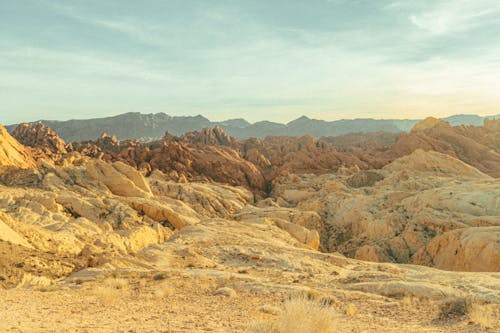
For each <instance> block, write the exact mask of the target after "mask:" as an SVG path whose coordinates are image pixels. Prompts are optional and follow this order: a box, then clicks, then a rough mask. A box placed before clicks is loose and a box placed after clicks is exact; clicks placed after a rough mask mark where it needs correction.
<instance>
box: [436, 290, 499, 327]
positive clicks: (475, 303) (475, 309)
mask: <svg viewBox="0 0 500 333" xmlns="http://www.w3.org/2000/svg"><path fill="white" fill-rule="evenodd" d="M465 315H467V316H468V317H469V320H470V321H471V322H472V323H474V324H477V325H479V326H481V327H482V328H492V327H494V326H495V324H494V321H495V319H494V317H495V309H494V306H493V305H491V304H484V303H481V301H479V300H477V299H475V298H474V297H471V296H467V297H456V298H450V299H448V300H445V301H444V302H443V303H442V304H441V307H440V315H439V316H440V318H441V319H446V318H456V317H462V316H465Z"/></svg>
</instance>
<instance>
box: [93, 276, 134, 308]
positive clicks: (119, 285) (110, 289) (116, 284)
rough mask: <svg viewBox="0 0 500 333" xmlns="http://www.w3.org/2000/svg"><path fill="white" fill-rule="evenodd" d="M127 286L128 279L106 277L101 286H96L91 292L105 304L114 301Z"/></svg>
mask: <svg viewBox="0 0 500 333" xmlns="http://www.w3.org/2000/svg"><path fill="white" fill-rule="evenodd" d="M127 287H128V281H127V280H125V279H119V278H116V279H111V278H110V279H107V280H105V281H104V282H103V285H102V286H98V287H96V288H95V289H94V290H93V294H94V295H96V296H97V298H98V299H99V301H100V302H101V303H103V304H106V305H111V304H114V303H116V302H117V301H118V300H119V299H120V298H121V296H122V295H123V292H124V291H125V290H126V289H127Z"/></svg>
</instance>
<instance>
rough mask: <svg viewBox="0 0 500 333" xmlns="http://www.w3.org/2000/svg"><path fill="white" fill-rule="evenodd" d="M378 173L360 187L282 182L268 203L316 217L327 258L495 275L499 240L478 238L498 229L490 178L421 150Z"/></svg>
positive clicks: (345, 181) (499, 191) (319, 179)
mask: <svg viewBox="0 0 500 333" xmlns="http://www.w3.org/2000/svg"><path fill="white" fill-rule="evenodd" d="M365 173H366V172H365V171H359V172H358V174H359V175H361V176H359V177H358V178H356V179H361V180H365V179H366V178H365V176H364V175H365ZM377 173H378V174H380V176H381V177H380V178H378V179H379V180H378V181H376V182H362V183H363V184H361V185H363V186H359V185H360V183H358V182H354V183H353V176H351V175H348V174H347V175H341V174H335V175H332V174H329V175H322V176H312V175H289V176H288V177H282V178H280V179H278V180H277V181H276V183H275V186H274V191H273V196H274V198H275V200H276V202H280V203H281V205H282V206H286V205H288V206H289V207H294V208H296V209H300V210H314V211H316V212H317V213H318V214H319V215H320V216H322V217H323V223H324V231H323V234H322V246H323V247H324V248H325V249H326V250H328V251H331V252H335V251H338V252H341V253H344V254H345V255H348V256H351V257H353V258H356V259H361V260H371V261H379V262H384V261H385V262H386V261H389V262H396V263H416V264H426V265H431V266H435V267H438V268H442V269H454V270H471V271H473V270H489V271H498V270H499V269H500V267H499V266H498V263H497V260H498V259H497V257H498V255H500V248H499V247H498V246H497V244H498V242H499V240H500V239H499V234H498V232H496V231H495V230H496V229H491V232H490V234H489V235H488V237H484V235H485V230H482V227H491V228H493V227H494V226H495V227H496V226H500V205H499V204H500V202H499V199H498V198H500V183H499V181H498V180H497V179H494V178H492V177H489V176H487V175H485V174H484V173H482V172H480V171H479V170H477V169H475V168H474V167H472V166H469V165H467V164H465V163H463V162H461V161H459V160H457V159H454V158H452V157H450V156H448V155H444V154H440V153H437V152H425V151H423V150H417V151H415V152H414V153H412V154H411V155H408V156H405V157H402V158H400V159H398V160H396V161H394V162H393V163H391V164H389V165H387V166H386V167H384V168H383V169H382V170H379V171H377ZM355 175H356V174H355ZM461 230H463V231H461ZM494 231H495V232H494ZM462 235H464V236H463V237H462ZM480 235H483V236H480ZM452 236H453V237H452ZM444 244H447V245H446V246H445V245H444ZM487 244H489V245H488V246H486V245H487ZM468 247H470V249H469V248H468ZM486 247H487V249H486ZM457 249H459V250H458V252H456V250H457ZM480 249H484V251H485V255H487V256H488V257H489V258H490V259H488V260H481V263H480V264H479V263H476V262H475V259H473V258H474V256H473V255H471V253H475V255H477V256H482V254H480ZM455 252H456V254H454V253H455ZM438 253H439V254H438ZM466 253H467V254H466ZM452 254H453V255H452ZM450 256H452V257H453V258H450Z"/></svg>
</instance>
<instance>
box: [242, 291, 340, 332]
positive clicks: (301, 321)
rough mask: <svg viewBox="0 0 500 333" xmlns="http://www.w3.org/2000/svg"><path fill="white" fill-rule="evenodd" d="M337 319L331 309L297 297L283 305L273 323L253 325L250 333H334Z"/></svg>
mask: <svg viewBox="0 0 500 333" xmlns="http://www.w3.org/2000/svg"><path fill="white" fill-rule="evenodd" d="M335 322H336V320H335V317H334V314H333V312H332V311H331V308H329V307H328V306H326V305H324V304H322V303H320V302H318V301H315V300H311V299H308V298H304V297H297V298H293V299H290V300H288V301H287V302H285V304H284V305H283V310H282V311H280V312H279V314H278V315H277V316H276V319H275V320H274V321H272V322H269V321H267V322H255V323H252V324H251V325H250V326H249V327H248V330H247V332H249V333H294V332H297V333H298V332H300V333H333V332H334V331H335Z"/></svg>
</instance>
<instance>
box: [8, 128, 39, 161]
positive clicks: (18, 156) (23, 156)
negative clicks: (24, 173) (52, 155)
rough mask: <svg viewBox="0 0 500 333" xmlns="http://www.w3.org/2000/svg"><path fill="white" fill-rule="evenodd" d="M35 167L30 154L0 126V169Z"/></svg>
mask: <svg viewBox="0 0 500 333" xmlns="http://www.w3.org/2000/svg"><path fill="white" fill-rule="evenodd" d="M33 166H35V161H34V160H33V158H32V156H31V154H30V152H29V151H28V150H27V149H26V148H25V147H24V146H23V145H22V144H20V143H19V142H18V141H16V139H14V138H13V137H12V136H10V134H9V132H7V130H6V129H5V127H3V126H2V125H0V167H16V168H23V169H27V168H30V167H33Z"/></svg>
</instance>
